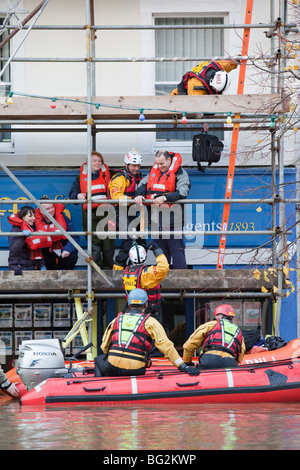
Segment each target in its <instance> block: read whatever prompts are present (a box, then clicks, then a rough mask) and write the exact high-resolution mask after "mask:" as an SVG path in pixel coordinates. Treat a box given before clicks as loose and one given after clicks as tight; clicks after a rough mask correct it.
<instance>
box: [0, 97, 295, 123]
mask: <svg viewBox="0 0 300 470" xmlns="http://www.w3.org/2000/svg"><path fill="white" fill-rule="evenodd" d="M12 99H13V102H12V104H7V102H6V98H3V97H2V98H0V115H1V119H2V120H7V121H12V120H14V119H18V120H20V119H24V120H25V119H30V120H35V119H36V120H42V119H54V120H55V119H69V120H70V121H72V120H74V119H83V118H84V117H85V116H86V112H87V105H86V98H85V97H57V98H56V107H55V109H52V108H51V107H50V105H51V103H52V101H51V99H47V98H44V99H42V98H32V97H27V96H26V97H25V96H13V98H12ZM92 102H93V103H95V105H96V104H97V105H98V104H100V106H99V107H98V106H97V107H96V106H93V107H92V117H93V118H94V119H100V120H101V119H138V118H139V115H140V112H141V110H143V114H144V116H145V118H146V119H147V118H148V119H150V118H152V119H153V118H158V119H164V118H168V119H170V118H174V119H175V118H176V117H178V118H181V115H182V113H187V117H192V116H196V117H200V116H201V115H202V114H216V115H218V114H220V113H229V112H231V113H232V114H241V115H242V116H243V115H247V116H249V115H252V114H259V115H272V114H274V113H280V112H281V113H282V112H287V111H288V110H289V99H288V97H287V98H286V99H285V102H284V107H283V108H282V105H281V98H280V95H279V94H276V93H274V94H262V95H260V94H253V95H240V96H238V95H214V96H181V95H179V96H98V97H94V98H93V100H92ZM97 108H98V109H97ZM253 119H254V120H255V116H254V118H253Z"/></svg>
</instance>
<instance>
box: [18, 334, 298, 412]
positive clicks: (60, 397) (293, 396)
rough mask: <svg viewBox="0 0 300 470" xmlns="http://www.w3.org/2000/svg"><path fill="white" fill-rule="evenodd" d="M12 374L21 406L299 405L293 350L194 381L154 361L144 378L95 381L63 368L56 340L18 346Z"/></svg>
mask: <svg viewBox="0 0 300 470" xmlns="http://www.w3.org/2000/svg"><path fill="white" fill-rule="evenodd" d="M282 349H283V348H282ZM162 362H163V361H162ZM17 373H18V375H19V377H20V378H21V380H22V382H23V383H21V384H19V385H18V387H19V389H20V403H21V405H22V406H27V405H34V406H35V405H44V406H45V405H58V404H64V405H65V404H72V405H76V404H84V403H94V404H98V405H112V404H117V405H120V404H126V403H131V404H136V403H145V404H168V403H170V404H171V403H174V404H178V403H183V404H195V403H265V402H274V403H275V402H277V403H279V402H300V355H299V354H298V355H297V357H296V352H295V351H294V356H293V358H291V357H289V358H284V359H278V360H275V361H274V360H270V361H263V362H257V363H252V364H243V365H240V366H239V367H238V368H233V369H211V370H201V371H200V374H199V375H198V376H193V377H191V376H189V375H188V374H185V373H183V372H179V371H178V369H177V368H176V367H174V366H173V365H172V366H170V364H166V363H164V364H163V365H161V366H160V365H159V361H157V362H156V363H155V364H154V365H152V367H151V368H149V369H148V370H147V372H146V374H145V375H143V376H130V377H95V375H94V367H83V368H73V367H69V368H67V367H66V363H65V359H64V356H63V353H62V351H61V349H60V345H59V342H58V340H54V339H53V340H41V341H40V340H33V341H23V343H22V345H21V346H20V356H19V361H18V368H17Z"/></svg>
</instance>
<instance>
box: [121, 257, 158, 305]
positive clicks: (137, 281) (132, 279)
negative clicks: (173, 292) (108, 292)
mask: <svg viewBox="0 0 300 470" xmlns="http://www.w3.org/2000/svg"><path fill="white" fill-rule="evenodd" d="M144 269H147V266H146V265H145V264H142V265H135V266H134V265H132V266H126V268H125V269H124V271H123V287H124V289H125V292H126V297H127V299H128V295H129V292H130V291H131V290H132V289H135V288H139V289H143V290H144V291H145V292H146V293H147V295H148V303H149V307H150V309H149V310H151V312H154V311H158V310H159V307H160V303H161V293H160V284H157V286H155V287H154V288H152V289H144V288H143V287H142V286H141V275H142V272H143V270H144Z"/></svg>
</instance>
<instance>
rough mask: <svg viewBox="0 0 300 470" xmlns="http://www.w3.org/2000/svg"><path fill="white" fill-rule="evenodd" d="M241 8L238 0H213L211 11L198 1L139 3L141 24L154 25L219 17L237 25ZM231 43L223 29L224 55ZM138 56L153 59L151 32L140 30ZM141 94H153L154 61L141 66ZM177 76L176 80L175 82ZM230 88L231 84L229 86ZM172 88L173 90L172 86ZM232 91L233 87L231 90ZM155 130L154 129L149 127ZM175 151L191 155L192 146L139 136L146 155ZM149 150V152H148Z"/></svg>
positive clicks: (150, 135)
mask: <svg viewBox="0 0 300 470" xmlns="http://www.w3.org/2000/svg"><path fill="white" fill-rule="evenodd" d="M240 13H241V5H240V1H238V0H228V1H226V0H215V1H214V5H213V10H212V5H211V4H209V2H207V0H206V1H204V0H203V1H202V0H197V1H194V0H186V1H185V2H184V4H183V3H182V0H165V1H164V0H153V1H151V2H149V1H148V0H141V24H153V25H155V18H157V17H164V18H167V17H170V18H171V17H176V16H177V17H180V18H183V17H195V16H197V17H211V18H212V17H223V18H224V24H233V23H234V22H236V23H238V22H240ZM234 40H235V33H234V32H232V31H231V30H226V29H225V30H224V56H225V55H227V53H228V51H229V50H230V48H231V46H230V44H233V43H234ZM141 56H142V57H154V56H155V31H154V30H151V31H147V30H145V31H143V32H142V40H141ZM141 73H142V93H141V94H142V95H146V96H150V95H154V94H155V62H153V63H147V64H143V65H142V72H141ZM180 79H181V77H179V80H178V82H179V81H180ZM233 86H234V85H233ZM174 88H175V87H174ZM233 89H234V88H233ZM153 127H154V129H155V126H153ZM228 134H230V133H228V132H225V133H224V151H225V152H226V151H228V149H229V148H230V140H229V138H230V136H229V135H228ZM174 145H176V149H177V150H178V151H179V152H181V153H182V154H189V155H190V154H191V151H192V143H191V142H185V141H175V142H165V141H164V142H160V141H157V140H156V133H155V131H154V132H153V133H152V132H151V133H150V132H149V133H147V134H146V135H145V136H144V137H143V143H142V151H143V152H144V153H145V154H147V153H149V151H150V152H151V153H152V154H155V152H156V151H157V150H159V149H161V148H162V146H163V148H164V149H166V150H168V149H169V150H172V149H174ZM150 149H151V150H150Z"/></svg>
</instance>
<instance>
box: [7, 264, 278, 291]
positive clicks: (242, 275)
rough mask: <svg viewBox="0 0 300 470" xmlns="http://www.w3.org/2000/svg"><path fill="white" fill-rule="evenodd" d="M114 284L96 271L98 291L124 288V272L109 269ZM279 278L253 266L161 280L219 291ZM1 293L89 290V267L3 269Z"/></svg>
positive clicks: (167, 285) (181, 272)
mask: <svg viewBox="0 0 300 470" xmlns="http://www.w3.org/2000/svg"><path fill="white" fill-rule="evenodd" d="M105 273H106V275H107V276H108V278H109V279H110V280H111V281H112V283H113V286H112V287H109V286H108V285H107V283H106V282H105V280H104V279H103V278H102V277H101V276H100V275H99V274H98V273H96V272H94V273H93V279H92V281H93V290H94V292H104V291H121V292H122V291H123V283H122V271H105ZM274 284H276V278H275V279H274V282H273V279H272V280H269V281H266V280H265V279H264V277H263V276H262V279H255V277H254V274H253V271H252V270H250V269H226V270H215V269H205V270H201V269H199V270H198V269H197V270H196V269H178V270H176V269H173V270H170V271H169V273H168V274H167V276H166V278H165V279H164V280H163V281H162V282H161V287H162V289H163V290H167V291H180V290H181V289H183V290H188V291H191V290H195V291H197V292H199V291H204V292H205V291H207V292H208V296H209V292H218V291H223V292H226V291H236V292H242V291H256V292H261V287H262V286H264V287H265V288H266V289H272V287H273V285H274ZM0 286H1V287H0V293H3V294H4V293H5V294H7V293H10V292H24V293H25V292H40V293H41V295H42V293H43V292H66V291H68V290H80V291H81V292H82V291H85V290H86V289H87V275H86V271H85V270H82V271H81V270H74V271H38V272H32V271H23V274H22V275H17V276H15V275H14V273H13V272H12V271H2V272H0Z"/></svg>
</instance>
